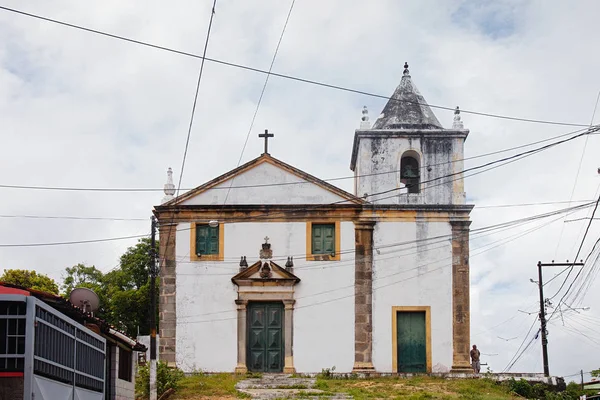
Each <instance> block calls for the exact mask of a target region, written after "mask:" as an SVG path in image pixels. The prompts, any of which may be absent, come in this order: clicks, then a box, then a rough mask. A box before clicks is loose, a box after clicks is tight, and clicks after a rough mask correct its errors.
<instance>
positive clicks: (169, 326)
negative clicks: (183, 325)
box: [158, 219, 177, 365]
mask: <svg viewBox="0 0 600 400" xmlns="http://www.w3.org/2000/svg"><path fill="white" fill-rule="evenodd" d="M159 235H160V242H159V244H160V249H159V264H160V291H159V293H160V296H159V303H158V312H159V336H160V339H159V358H160V359H161V360H162V361H164V362H166V363H168V364H171V365H175V340H176V328H177V325H176V323H177V316H176V312H177V294H176V275H175V265H176V262H175V246H176V237H177V224H170V220H169V219H166V220H161V221H159Z"/></svg>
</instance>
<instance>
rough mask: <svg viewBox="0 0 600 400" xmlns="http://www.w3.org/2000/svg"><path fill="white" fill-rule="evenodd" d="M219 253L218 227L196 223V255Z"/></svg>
mask: <svg viewBox="0 0 600 400" xmlns="http://www.w3.org/2000/svg"><path fill="white" fill-rule="evenodd" d="M198 254H219V227H218V226H216V227H214V228H212V227H210V226H208V225H196V255H198Z"/></svg>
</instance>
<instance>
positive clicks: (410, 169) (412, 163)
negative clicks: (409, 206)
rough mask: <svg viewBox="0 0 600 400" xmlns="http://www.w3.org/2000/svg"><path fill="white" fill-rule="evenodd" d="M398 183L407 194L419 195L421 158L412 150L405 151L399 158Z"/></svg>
mask: <svg viewBox="0 0 600 400" xmlns="http://www.w3.org/2000/svg"><path fill="white" fill-rule="evenodd" d="M400 182H402V183H403V184H404V185H405V186H406V188H407V190H408V193H421V156H420V155H419V153H417V152H416V151H414V150H408V151H405V152H404V153H403V154H402V157H401V158H400Z"/></svg>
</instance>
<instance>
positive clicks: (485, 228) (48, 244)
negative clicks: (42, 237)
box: [0, 204, 590, 251]
mask: <svg viewBox="0 0 600 400" xmlns="http://www.w3.org/2000/svg"><path fill="white" fill-rule="evenodd" d="M589 206H590V204H583V205H579V206H573V207H568V208H564V209H560V210H555V211H551V212H548V213H543V214H536V215H533V216H529V217H525V218H520V219H517V220H512V221H508V222H503V223H499V224H495V225H489V226H486V227H482V228H477V229H474V230H472V231H471V232H486V231H489V230H492V229H497V228H502V227H506V226H511V225H515V224H518V223H520V222H523V221H533V220H537V219H542V218H547V217H551V216H554V215H559V214H561V213H564V212H569V211H572V210H575V209H581V208H585V207H589ZM259 217H260V216H257V217H251V219H252V220H257V219H259ZM244 219H245V218H237V219H235V221H241V220H244ZM235 221H234V220H231V221H229V222H235ZM186 230H191V228H183V229H178V231H179V232H181V231H186ZM147 236H148V235H131V236H121V237H113V238H103V239H92V240H77V241H65V242H50V243H15V244H0V247H39V246H57V245H68V244H81V243H94V242H107V241H115V240H124V239H133V238H141V237H147ZM449 236H450V235H441V236H437V237H433V238H427V239H418V240H416V241H407V242H403V243H404V244H410V243H416V242H419V241H427V240H434V239H440V238H442V237H449ZM384 247H385V246H380V247H379V248H384ZM348 251H354V250H353V249H349V250H348Z"/></svg>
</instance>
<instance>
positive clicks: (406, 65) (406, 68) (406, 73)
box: [402, 61, 410, 75]
mask: <svg viewBox="0 0 600 400" xmlns="http://www.w3.org/2000/svg"><path fill="white" fill-rule="evenodd" d="M409 74H410V72H409V71H408V63H407V62H406V61H405V62H404V72H402V75H409Z"/></svg>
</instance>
